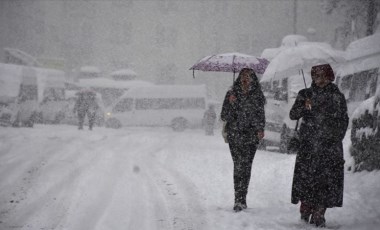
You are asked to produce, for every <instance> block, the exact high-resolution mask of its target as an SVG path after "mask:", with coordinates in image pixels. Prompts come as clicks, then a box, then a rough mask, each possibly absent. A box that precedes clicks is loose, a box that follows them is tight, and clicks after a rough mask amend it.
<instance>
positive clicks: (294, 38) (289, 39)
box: [281, 34, 308, 47]
mask: <svg viewBox="0 0 380 230" xmlns="http://www.w3.org/2000/svg"><path fill="white" fill-rule="evenodd" d="M307 41H308V40H307V38H306V37H305V36H302V35H299V34H289V35H286V36H285V37H284V38H283V39H282V41H281V46H282V47H294V46H297V45H298V44H299V43H301V42H307Z"/></svg>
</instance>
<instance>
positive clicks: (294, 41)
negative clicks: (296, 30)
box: [261, 34, 308, 60]
mask: <svg viewBox="0 0 380 230" xmlns="http://www.w3.org/2000/svg"><path fill="white" fill-rule="evenodd" d="M307 41H308V40H307V38H306V37H305V36H302V35H299V34H289V35H286V36H285V37H284V38H283V39H282V41H281V46H280V47H277V48H267V49H264V50H263V52H262V53H261V57H262V58H265V59H268V60H272V59H273V58H274V57H276V56H277V55H278V54H279V53H280V52H281V51H283V50H285V49H287V48H289V47H294V46H297V45H298V44H300V43H302V42H307Z"/></svg>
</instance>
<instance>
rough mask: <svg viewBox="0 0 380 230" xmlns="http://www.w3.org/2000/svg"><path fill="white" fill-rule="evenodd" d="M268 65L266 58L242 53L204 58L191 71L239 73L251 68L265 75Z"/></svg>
mask: <svg viewBox="0 0 380 230" xmlns="http://www.w3.org/2000/svg"><path fill="white" fill-rule="evenodd" d="M268 64H269V61H268V60H267V59H265V58H258V57H255V56H251V55H247V54H242V53H225V54H214V55H211V56H207V57H204V58H202V59H201V60H199V61H198V62H197V63H196V64H194V65H193V66H192V67H191V68H190V70H193V71H194V70H202V71H215V72H231V73H237V72H239V71H240V70H241V69H243V68H250V69H253V70H254V71H255V72H256V73H258V74H263V73H264V71H265V69H266V67H267V66H268Z"/></svg>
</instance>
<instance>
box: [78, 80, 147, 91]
mask: <svg viewBox="0 0 380 230" xmlns="http://www.w3.org/2000/svg"><path fill="white" fill-rule="evenodd" d="M77 85H78V86H80V87H98V88H119V89H129V88H132V87H140V86H150V85H153V83H151V82H148V81H141V80H130V81H115V80H112V79H108V78H93V79H80V80H79V83H78V84H77Z"/></svg>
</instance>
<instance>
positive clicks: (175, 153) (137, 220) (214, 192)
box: [0, 125, 380, 230]
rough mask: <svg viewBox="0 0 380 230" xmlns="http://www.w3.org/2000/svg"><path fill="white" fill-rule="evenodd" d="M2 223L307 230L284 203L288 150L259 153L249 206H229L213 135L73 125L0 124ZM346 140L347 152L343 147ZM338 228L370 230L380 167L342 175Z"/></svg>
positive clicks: (224, 166) (333, 220) (226, 162)
mask: <svg viewBox="0 0 380 230" xmlns="http://www.w3.org/2000/svg"><path fill="white" fill-rule="evenodd" d="M0 140H1V142H0V178H1V180H0V229H1V230H3V229H4V230H7V229H70V230H87V229H91V230H92V229H97V230H103V229H110V230H111V229H112V230H114V229H115V230H117V229H131V230H135V229H138V230H145V229H146V230H154V229H157V230H161V229H162V230H166V229H173V230H177V229H186V230H201V229H205V230H209V229H215V230H216V229H218V230H219V229H228V230H234V229H313V228H312V227H311V226H308V225H306V224H303V223H301V222H300V221H299V214H298V207H297V206H296V205H292V204H290V201H289V200H290V188H291V180H292V174H293V166H294V160H295V156H294V155H285V154H280V153H271V152H266V151H258V152H257V154H256V157H255V160H254V165H253V171H252V180H251V185H250V190H249V194H248V206H249V208H248V209H247V210H246V211H244V212H241V213H234V212H232V205H233V184H232V161H231V157H230V155H229V150H228V146H227V145H226V144H225V143H224V142H223V139H222V137H221V136H220V135H219V132H218V131H217V132H216V135H215V136H205V135H204V133H203V131H202V130H186V131H185V132H182V133H176V132H172V131H171V130H170V129H167V128H125V129H120V130H112V129H105V128H95V130H94V131H92V132H91V131H88V130H83V131H78V130H76V129H75V127H73V126H42V125H41V126H36V127H35V128H33V129H27V128H19V129H15V128H0ZM347 146H348V144H347V141H346V146H345V147H346V149H347ZM344 198H345V201H344V207H343V208H340V209H331V210H328V212H327V214H326V215H327V221H328V223H327V225H328V227H330V228H339V229H378V228H379V226H380V211H379V208H378V207H380V173H379V172H370V173H368V172H362V173H355V174H352V173H351V172H347V173H346V185H345V197H344Z"/></svg>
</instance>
